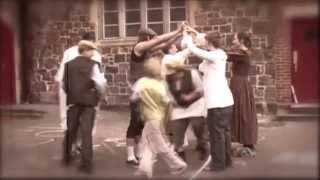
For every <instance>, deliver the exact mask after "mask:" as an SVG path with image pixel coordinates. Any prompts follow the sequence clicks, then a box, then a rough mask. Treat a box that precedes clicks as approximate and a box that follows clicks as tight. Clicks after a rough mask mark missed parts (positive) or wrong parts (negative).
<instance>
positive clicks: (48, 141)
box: [33, 138, 55, 146]
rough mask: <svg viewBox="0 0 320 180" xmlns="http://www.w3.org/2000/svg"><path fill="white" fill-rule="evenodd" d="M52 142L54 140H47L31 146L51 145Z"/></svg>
mask: <svg viewBox="0 0 320 180" xmlns="http://www.w3.org/2000/svg"><path fill="white" fill-rule="evenodd" d="M54 141H55V140H54V138H51V139H48V140H46V141H42V142H39V143H36V144H33V146H40V145H44V144H48V143H51V142H54Z"/></svg>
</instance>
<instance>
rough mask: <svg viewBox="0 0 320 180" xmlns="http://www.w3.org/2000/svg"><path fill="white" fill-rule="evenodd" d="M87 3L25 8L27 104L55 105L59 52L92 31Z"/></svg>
mask: <svg viewBox="0 0 320 180" xmlns="http://www.w3.org/2000/svg"><path fill="white" fill-rule="evenodd" d="M89 6H90V2H89V1H83V0H82V1H81V0H77V1H62V0H58V1H48V0H47V1H46V0H43V1H32V2H31V3H29V6H28V22H29V24H30V26H29V27H28V29H27V31H26V35H27V36H28V38H27V39H28V42H27V44H28V48H29V49H28V53H27V57H28V58H27V60H28V63H29V66H28V68H30V71H29V75H30V82H29V83H30V95H29V101H30V102H44V103H56V102H57V101H58V99H57V92H58V90H57V89H58V88H57V87H58V85H57V83H55V81H54V76H55V74H56V72H57V70H58V67H59V64H60V62H61V60H62V55H63V51H64V50H65V49H66V48H68V47H71V46H72V45H75V44H76V43H77V42H78V41H79V39H80V37H81V34H82V33H83V32H90V31H95V26H94V24H93V23H90V22H89V8H88V7H89Z"/></svg>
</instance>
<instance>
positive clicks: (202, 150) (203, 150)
mask: <svg viewBox="0 0 320 180" xmlns="http://www.w3.org/2000/svg"><path fill="white" fill-rule="evenodd" d="M196 151H198V152H199V159H200V160H201V161H203V160H206V159H207V157H208V155H209V154H208V151H207V149H206V148H205V147H201V146H197V147H196Z"/></svg>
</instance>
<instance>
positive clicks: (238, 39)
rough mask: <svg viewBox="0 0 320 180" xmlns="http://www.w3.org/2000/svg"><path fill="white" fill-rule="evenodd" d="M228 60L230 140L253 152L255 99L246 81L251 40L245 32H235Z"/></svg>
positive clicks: (255, 124)
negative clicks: (230, 71) (229, 73)
mask: <svg viewBox="0 0 320 180" xmlns="http://www.w3.org/2000/svg"><path fill="white" fill-rule="evenodd" d="M232 43H233V47H232V50H231V51H229V52H228V60H229V61H231V62H232V78H231V82H230V88H231V91H232V94H233V99H234V115H233V121H232V122H231V132H232V141H233V142H239V143H241V144H243V146H244V147H246V148H249V149H250V150H251V151H252V152H255V144H256V143H257V136H258V126H257V115H256V107H255V100H254V95H253V91H252V87H251V86H250V84H249V81H248V75H249V69H250V55H251V50H250V48H251V41H250V36H249V35H248V33H246V32H240V33H236V34H235V35H234V39H233V42H232Z"/></svg>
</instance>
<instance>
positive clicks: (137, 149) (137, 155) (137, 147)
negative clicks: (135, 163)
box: [136, 142, 143, 159]
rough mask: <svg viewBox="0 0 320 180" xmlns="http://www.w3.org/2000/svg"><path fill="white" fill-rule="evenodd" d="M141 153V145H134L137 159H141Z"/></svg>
mask: <svg viewBox="0 0 320 180" xmlns="http://www.w3.org/2000/svg"><path fill="white" fill-rule="evenodd" d="M142 151H143V145H142V143H140V142H139V143H138V144H137V145H136V157H138V158H139V159H141V157H142Z"/></svg>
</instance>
